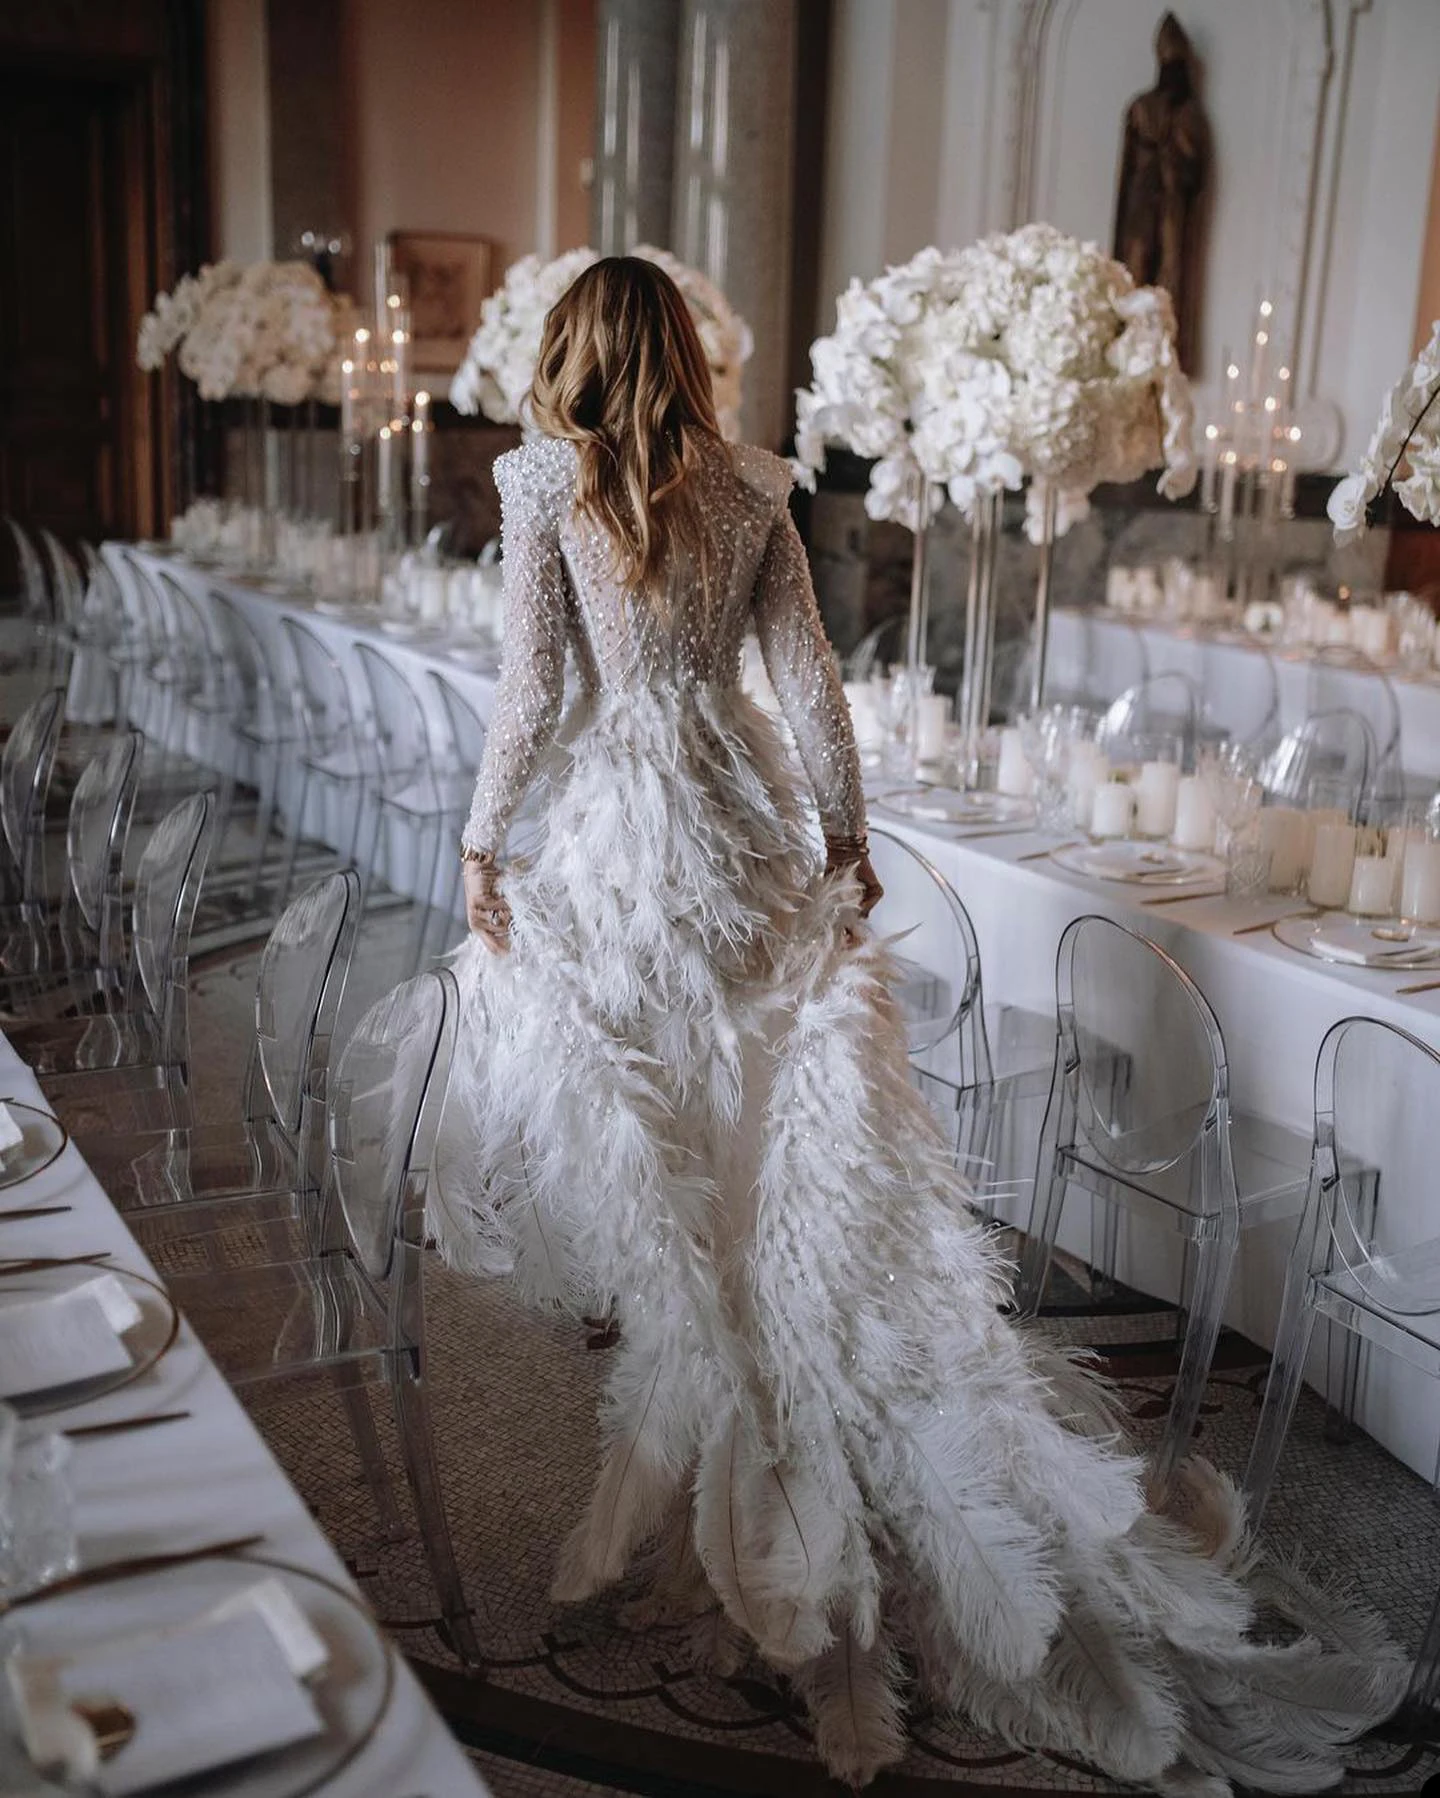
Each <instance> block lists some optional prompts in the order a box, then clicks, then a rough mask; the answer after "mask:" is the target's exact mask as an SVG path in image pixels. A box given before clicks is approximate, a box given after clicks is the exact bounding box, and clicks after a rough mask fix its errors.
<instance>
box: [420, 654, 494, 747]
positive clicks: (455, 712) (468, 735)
mask: <svg viewBox="0 0 1440 1798" xmlns="http://www.w3.org/2000/svg"><path fill="white" fill-rule="evenodd" d="M430 681H431V684H432V685H433V686H434V688H435V691H436V693H437V694H438V695H439V697H440V705H441V708H442V710H443V711H444V714H445V723H446V726H447V727H448V729H449V732H450V746H451V751H452V765H453V767H454V768H456V769H464V770H476V771H478V770H479V767H480V763H481V760H482V759H483V757H484V754H485V720H484V719H483V718H482V717H481V716H480V714H479V712H477V711H476V710H475V708H474V706H473V705H471V703H470V701H469V700H468V699H467V698H466V697H465V695H464V694H463V693H462V692H460V690H459V689H458V688H457V687H456V686H455V685H454V683H453V682H451V681H449V680H447V679H446V678H445V676H444V675H443V674H439V673H437V672H436V671H435V670H434V669H432V670H431V671H430Z"/></svg>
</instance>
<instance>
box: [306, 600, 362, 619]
mask: <svg viewBox="0 0 1440 1798" xmlns="http://www.w3.org/2000/svg"><path fill="white" fill-rule="evenodd" d="M313 609H314V610H315V611H317V612H320V613H322V614H323V615H324V616H325V617H326V618H352V617H353V616H354V615H355V607H354V606H352V605H351V604H350V602H349V601H348V600H344V599H317V600H316V601H315V604H314V608H313Z"/></svg>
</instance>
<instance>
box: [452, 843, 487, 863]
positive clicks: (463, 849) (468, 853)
mask: <svg viewBox="0 0 1440 1798" xmlns="http://www.w3.org/2000/svg"><path fill="white" fill-rule="evenodd" d="M460 859H461V861H462V862H476V863H478V865H479V866H480V867H482V868H493V867H494V866H495V851H494V850H493V849H472V848H471V847H470V845H469V844H468V843H462V844H461V845H460Z"/></svg>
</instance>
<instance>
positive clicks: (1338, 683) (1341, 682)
mask: <svg viewBox="0 0 1440 1798" xmlns="http://www.w3.org/2000/svg"><path fill="white" fill-rule="evenodd" d="M1305 702H1306V703H1305V711H1306V714H1307V716H1309V717H1314V716H1316V715H1317V714H1318V713H1324V712H1338V711H1349V712H1358V713H1359V714H1360V716H1361V717H1362V718H1364V720H1365V722H1366V723H1367V724H1368V725H1369V726H1370V734H1371V735H1372V737H1373V738H1374V740H1375V756H1376V759H1375V768H1376V770H1377V772H1378V771H1379V770H1382V769H1388V768H1390V767H1394V768H1396V769H1397V770H1398V768H1399V767H1400V765H1401V742H1400V701H1399V698H1398V697H1397V695H1396V692H1395V688H1394V685H1393V684H1392V682H1391V680H1390V677H1389V675H1388V674H1386V673H1385V672H1384V670H1383V669H1381V668H1379V667H1378V666H1377V665H1376V664H1375V663H1374V662H1372V661H1371V660H1370V658H1369V656H1366V655H1362V654H1361V652H1360V651H1359V650H1358V649H1350V648H1347V647H1346V646H1345V645H1343V644H1337V643H1329V644H1326V645H1325V646H1324V647H1323V648H1321V649H1317V650H1316V651H1315V654H1314V655H1313V656H1312V658H1311V660H1310V664H1309V667H1308V668H1307V670H1306V680H1305Z"/></svg>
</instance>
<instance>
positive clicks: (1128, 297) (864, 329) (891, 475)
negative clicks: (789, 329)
mask: <svg viewBox="0 0 1440 1798" xmlns="http://www.w3.org/2000/svg"><path fill="white" fill-rule="evenodd" d="M810 358H811V366H812V369H813V373H814V379H813V383H812V385H811V386H810V387H808V388H802V389H801V390H800V391H799V393H798V394H797V395H796V431H795V448H796V470H797V474H798V476H799V478H800V480H801V481H802V482H803V483H804V484H805V485H806V486H808V487H810V488H811V489H812V490H813V488H814V485H815V475H816V473H817V472H818V471H819V470H821V469H823V468H824V466H825V449H826V445H827V444H840V445H843V446H844V447H845V448H847V449H850V450H853V451H854V452H855V453H856V454H857V455H860V456H867V457H871V458H873V459H874V460H875V467H874V468H873V469H872V471H871V475H870V490H869V492H868V494H867V495H866V499H865V509H866V511H867V512H869V514H870V516H871V517H872V518H890V519H896V520H898V521H900V522H901V523H903V524H907V525H909V526H910V527H911V528H912V529H913V528H914V527H915V525H916V523H917V522H918V520H917V518H916V516H915V513H916V496H917V493H918V488H919V481H918V477H919V476H922V475H923V476H925V477H926V478H927V479H928V480H929V481H930V482H931V483H932V490H931V491H932V505H933V507H934V508H935V509H937V510H938V508H939V506H940V505H941V504H942V503H943V499H944V495H945V493H946V492H947V491H948V493H949V496H950V498H951V499H952V500H953V501H954V502H955V504H956V505H957V506H958V507H959V508H960V509H961V511H962V512H964V513H965V514H966V515H967V516H969V515H970V514H971V513H972V511H973V508H974V504H975V500H976V497H977V495H979V494H981V493H993V492H996V491H998V490H999V489H1001V488H1011V489H1018V488H1019V487H1021V486H1022V485H1023V484H1024V482H1025V480H1026V479H1027V478H1028V479H1029V480H1030V482H1031V487H1030V491H1029V493H1028V495H1027V516H1028V522H1029V529H1030V534H1031V536H1032V537H1036V536H1038V534H1039V529H1040V520H1041V517H1042V514H1043V509H1044V499H1045V496H1046V494H1047V492H1048V491H1049V490H1051V489H1053V490H1054V491H1055V494H1056V497H1057V500H1058V505H1057V517H1056V530H1057V532H1061V533H1063V532H1064V531H1065V530H1066V529H1068V528H1069V526H1070V525H1071V524H1072V523H1074V522H1075V521H1076V520H1077V519H1078V518H1080V517H1083V516H1084V513H1085V512H1086V510H1088V499H1087V496H1088V494H1089V492H1090V490H1091V489H1092V488H1093V487H1095V486H1097V485H1098V484H1099V483H1100V482H1101V481H1131V480H1135V479H1137V478H1138V477H1139V476H1140V475H1142V474H1144V473H1145V472H1146V470H1148V469H1151V468H1156V467H1162V468H1163V472H1162V474H1161V476H1160V482H1159V487H1160V491H1161V493H1163V494H1164V495H1165V496H1166V497H1167V498H1171V499H1178V498H1180V497H1181V496H1182V495H1183V494H1185V493H1188V492H1189V490H1190V488H1191V487H1192V486H1193V485H1194V483H1195V472H1196V471H1195V458H1194V451H1193V446H1192V441H1191V439H1192V431H1193V425H1194V407H1193V404H1192V401H1191V396H1190V384H1189V382H1188V381H1187V380H1186V378H1185V376H1184V374H1183V373H1182V371H1181V369H1180V365H1179V363H1178V361H1177V360H1176V355H1175V315H1174V311H1173V308H1172V306H1171V303H1170V297H1169V295H1168V294H1167V293H1165V292H1164V290H1163V289H1161V288H1157V287H1136V285H1135V282H1134V280H1133V279H1132V277H1131V275H1130V273H1129V271H1128V270H1127V269H1125V268H1124V267H1123V266H1122V265H1121V264H1120V263H1118V262H1115V261H1113V260H1112V259H1111V258H1110V257H1108V256H1105V255H1103V254H1102V253H1101V252H1100V250H1099V249H1097V248H1096V246H1095V245H1094V244H1088V243H1081V242H1079V241H1078V240H1077V239H1075V238H1073V237H1067V236H1066V235H1065V234H1064V233H1063V232H1060V231H1057V230H1055V229H1054V227H1053V226H1050V225H1042V224H1034V225H1025V226H1023V227H1022V228H1021V229H1020V230H1018V231H1012V232H1010V233H1009V234H1008V235H995V236H991V237H986V238H982V239H981V241H980V242H979V243H976V244H972V245H971V246H970V247H969V248H968V249H964V250H955V251H941V250H937V249H934V248H930V249H925V250H922V251H921V252H920V254H919V255H918V256H915V257H913V258H912V259H911V260H910V261H909V262H907V263H905V264H903V265H902V266H900V267H898V268H890V269H887V270H886V271H885V273H884V274H883V275H881V276H880V277H879V278H878V279H876V280H874V281H869V282H861V281H859V280H855V281H852V282H851V283H850V286H849V288H848V289H847V291H846V292H845V293H843V294H841V296H840V298H839V300H838V302H837V305H836V327H835V330H834V332H833V333H832V334H831V335H830V336H828V337H821V338H819V339H817V340H816V342H815V343H814V344H813V345H812V346H811V351H810Z"/></svg>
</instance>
